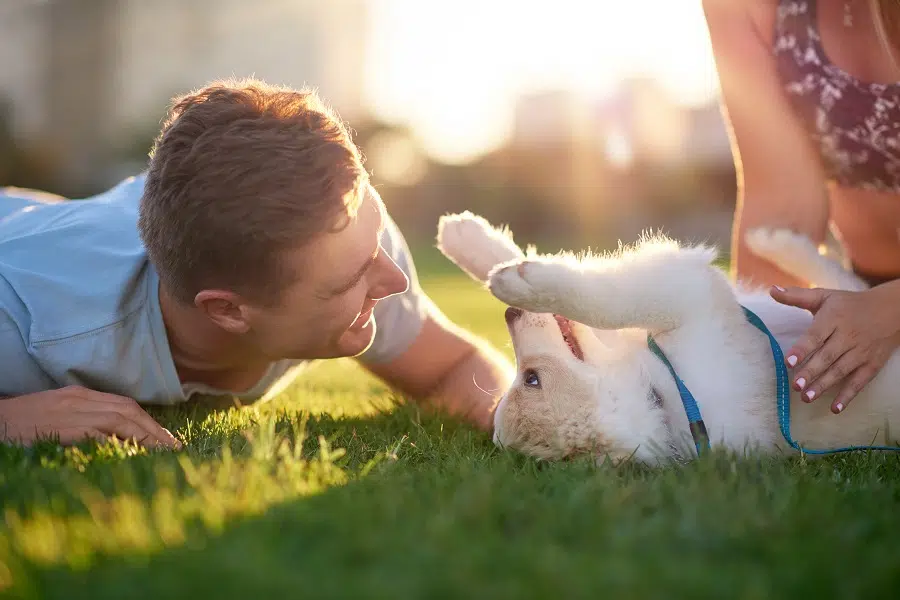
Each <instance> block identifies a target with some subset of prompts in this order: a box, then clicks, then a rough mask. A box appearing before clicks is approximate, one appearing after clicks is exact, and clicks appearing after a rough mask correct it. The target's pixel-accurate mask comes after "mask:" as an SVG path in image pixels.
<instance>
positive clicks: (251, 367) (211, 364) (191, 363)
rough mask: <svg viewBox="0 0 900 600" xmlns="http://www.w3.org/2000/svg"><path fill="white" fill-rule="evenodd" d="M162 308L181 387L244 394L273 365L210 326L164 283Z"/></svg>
mask: <svg viewBox="0 0 900 600" xmlns="http://www.w3.org/2000/svg"><path fill="white" fill-rule="evenodd" d="M159 306H160V311H161V313H162V317H163V324H164V326H165V329H166V336H167V338H168V341H169V349H170V351H171V353H172V361H173V362H174V363H175V371H176V372H177V373H178V378H179V380H180V381H181V383H182V384H184V383H201V384H205V385H208V386H211V387H214V388H217V389H221V390H225V391H231V392H235V393H237V392H243V391H246V390H248V389H250V388H251V387H253V385H255V384H256V383H257V382H258V381H259V380H260V379H261V378H262V377H263V375H265V373H266V371H267V370H268V368H269V366H270V365H271V361H269V360H268V359H265V358H263V357H261V356H259V355H255V353H252V352H250V351H248V350H247V349H246V348H245V347H243V346H242V345H241V344H240V343H239V341H238V340H237V339H235V337H234V336H231V335H230V334H228V333H227V332H225V331H222V330H221V329H219V328H218V327H216V326H215V325H214V324H213V323H210V322H209V320H208V319H205V318H203V316H202V315H200V314H199V311H198V309H197V308H196V307H193V306H186V305H185V304H183V303H181V302H179V301H178V300H177V299H175V298H173V297H172V296H171V295H170V294H169V293H167V291H166V290H165V288H164V286H163V285H162V283H160V288H159Z"/></svg>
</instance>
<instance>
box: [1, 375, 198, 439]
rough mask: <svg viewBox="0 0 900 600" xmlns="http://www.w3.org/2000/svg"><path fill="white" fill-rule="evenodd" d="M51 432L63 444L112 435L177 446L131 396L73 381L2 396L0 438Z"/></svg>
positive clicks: (33, 437)
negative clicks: (79, 385) (61, 385)
mask: <svg viewBox="0 0 900 600" xmlns="http://www.w3.org/2000/svg"><path fill="white" fill-rule="evenodd" d="M51 435H58V436H59V442H60V443H61V444H64V445H71V444H75V443H78V442H82V441H84V440H85V439H86V438H92V439H96V440H105V439H107V438H109V437H111V436H115V437H117V438H119V439H121V440H127V439H133V440H136V441H137V442H138V443H139V444H141V445H142V446H146V447H148V448H159V447H163V448H176V449H180V448H181V443H180V442H179V441H178V440H176V439H175V437H174V436H173V435H172V434H171V433H170V432H169V431H168V430H167V429H165V428H163V427H162V426H161V425H160V424H159V423H157V422H156V421H155V420H153V417H151V416H150V415H149V414H147V413H146V412H145V411H144V409H142V408H141V407H140V406H139V405H138V403H137V402H135V401H134V400H132V399H131V398H125V397H123V396H115V395H113V394H104V393H101V392H95V391H93V390H89V389H86V388H83V387H78V386H71V387H66V388H62V389H59V390H50V391H47V392H37V393H34V394H28V395H25V396H17V397H14V398H4V399H0V440H2V441H10V442H21V443H23V444H26V445H28V444H30V443H32V442H34V441H35V440H37V439H40V438H47V437H49V436H51Z"/></svg>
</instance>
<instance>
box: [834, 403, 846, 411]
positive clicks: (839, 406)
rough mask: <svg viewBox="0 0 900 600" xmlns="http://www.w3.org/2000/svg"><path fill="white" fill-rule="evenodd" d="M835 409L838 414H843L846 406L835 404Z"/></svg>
mask: <svg viewBox="0 0 900 600" xmlns="http://www.w3.org/2000/svg"><path fill="white" fill-rule="evenodd" d="M834 408H835V410H837V411H838V412H841V411H842V410H844V405H843V404H841V403H840V402H838V403H837V404H835V406H834Z"/></svg>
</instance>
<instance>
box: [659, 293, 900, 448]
mask: <svg viewBox="0 0 900 600" xmlns="http://www.w3.org/2000/svg"><path fill="white" fill-rule="evenodd" d="M741 308H743V309H744V315H745V316H746V317H747V320H748V321H750V323H751V324H753V326H754V327H756V328H757V329H759V330H760V331H762V332H763V333H765V334H766V336H768V338H769V345H770V346H771V347H772V355H773V357H774V359H775V391H776V399H777V407H778V426H779V428H780V429H781V435H783V436H784V439H785V440H786V441H787V443H788V444H790V445H791V447H792V448H794V449H795V450H799V451H800V452H805V453H806V454H835V453H837V452H850V451H853V450H891V451H900V446H847V447H845V448H835V449H833V450H809V449H806V448H801V447H800V445H799V444H797V442H795V441H794V439H793V438H792V437H791V404H790V400H791V391H790V387H789V385H788V374H787V367H786V366H785V365H784V354H783V353H782V352H781V346H779V345H778V342H777V341H776V340H775V336H773V335H772V332H771V331H769V328H768V327H766V324H765V323H763V321H762V319H760V318H759V317H758V316H757V315H756V314H755V313H754V312H753V311H752V310H750V309H749V308H747V307H744V306H742V307H741ZM647 345H648V346H649V347H650V350H651V351H652V352H653V353H654V354H655V355H656V356H657V357H658V358H659V359H660V360H661V361H662V362H663V364H665V365H666V368H668V369H669V373H671V374H672V377H673V378H674V379H675V384H676V386H677V387H678V394H679V395H680V396H681V402H682V404H684V412H685V414H686V415H687V418H688V424H689V425H690V429H691V436H692V437H693V438H694V445H695V446H696V447H697V454H700V453H701V451H702V450H703V449H707V450H708V449H709V447H710V444H709V434H708V433H707V431H706V425H705V424H704V423H703V417H702V416H701V415H700V407H699V406H697V401H696V400H695V399H694V396H693V394H691V391H690V390H689V389H688V388H687V386H686V385H685V384H684V381H682V380H681V378H680V377H679V376H678V374H677V373H676V372H675V368H674V367H673V366H672V363H670V362H669V359H668V358H666V355H665V354H664V353H663V351H662V349H661V348H660V347H659V346H658V345H657V343H656V341H655V340H654V339H653V336H651V335H650V334H647Z"/></svg>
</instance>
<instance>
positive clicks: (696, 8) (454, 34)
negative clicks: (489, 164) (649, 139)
mask: <svg viewBox="0 0 900 600" xmlns="http://www.w3.org/2000/svg"><path fill="white" fill-rule="evenodd" d="M370 4H371V6H370V11H371V13H370V14H371V19H372V20H371V38H370V40H371V45H370V48H369V52H368V65H367V68H366V74H367V81H366V98H367V103H368V104H369V106H370V108H371V109H372V110H373V112H374V113H375V114H376V115H377V116H379V117H380V118H382V119H385V120H387V121H389V122H394V123H399V124H407V125H409V126H410V128H411V129H412V130H413V131H414V133H415V135H416V137H417V139H418V141H419V143H421V144H422V145H423V147H424V148H425V150H426V151H427V152H428V153H429V154H431V155H432V156H434V157H435V158H438V159H439V160H443V161H445V162H450V163H454V162H466V161H468V160H471V159H472V158H474V157H476V156H478V155H479V154H482V153H484V152H486V151H488V150H490V149H492V148H494V147H496V146H498V145H500V144H501V143H502V142H503V140H504V139H505V138H506V137H507V136H508V135H509V133H510V129H511V125H512V118H513V111H514V108H515V100H516V97H517V96H519V95H520V94H522V93H528V92H529V91H537V90H541V89H548V88H557V89H558V88H563V89H569V90H571V91H573V92H574V93H576V94H578V95H581V96H583V97H585V98H602V97H603V96H605V95H608V94H610V93H611V92H612V91H613V90H614V89H615V86H616V84H617V83H618V82H620V81H621V80H622V78H623V77H626V76H628V75H649V76H651V77H654V78H656V79H657V80H658V81H659V82H660V83H661V84H662V85H663V86H665V88H666V89H667V90H668V91H669V92H670V93H671V94H672V95H673V96H674V97H675V98H676V99H677V100H678V101H679V102H683V103H685V104H697V103H702V102H707V101H709V100H710V99H711V98H712V97H714V95H715V92H716V82H717V80H716V75H715V66H714V63H713V59H712V55H711V52H710V48H709V37H708V34H707V30H706V24H705V22H704V18H703V11H702V8H701V5H700V0H548V1H543V2H539V1H535V0H518V1H515V0H454V1H452V2H440V1H438V0H371V1H370Z"/></svg>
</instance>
